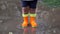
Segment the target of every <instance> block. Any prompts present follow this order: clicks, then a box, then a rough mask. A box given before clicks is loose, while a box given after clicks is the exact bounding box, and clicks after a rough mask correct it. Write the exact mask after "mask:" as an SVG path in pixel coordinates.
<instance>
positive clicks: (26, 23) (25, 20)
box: [22, 17, 28, 27]
mask: <svg viewBox="0 0 60 34" xmlns="http://www.w3.org/2000/svg"><path fill="white" fill-rule="evenodd" d="M23 20H24V22H23V23H22V27H27V25H28V17H23Z"/></svg>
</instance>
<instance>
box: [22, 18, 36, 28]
mask: <svg viewBox="0 0 60 34" xmlns="http://www.w3.org/2000/svg"><path fill="white" fill-rule="evenodd" d="M23 20H24V22H23V23H22V27H27V26H28V17H23ZM30 24H31V26H32V27H37V23H36V22H35V17H30Z"/></svg>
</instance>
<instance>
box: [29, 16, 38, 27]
mask: <svg viewBox="0 0 60 34" xmlns="http://www.w3.org/2000/svg"><path fill="white" fill-rule="evenodd" d="M30 23H31V26H32V27H37V23H36V22H35V17H30Z"/></svg>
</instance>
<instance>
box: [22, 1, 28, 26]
mask: <svg viewBox="0 0 60 34" xmlns="http://www.w3.org/2000/svg"><path fill="white" fill-rule="evenodd" d="M27 6H28V2H26V1H22V17H23V20H24V21H23V23H22V27H27V25H28V11H29V9H28V7H27Z"/></svg>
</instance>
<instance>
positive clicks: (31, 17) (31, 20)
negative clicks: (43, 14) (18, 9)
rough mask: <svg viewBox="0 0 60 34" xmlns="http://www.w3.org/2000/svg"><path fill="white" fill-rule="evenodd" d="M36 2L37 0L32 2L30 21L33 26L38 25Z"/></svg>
mask: <svg viewBox="0 0 60 34" xmlns="http://www.w3.org/2000/svg"><path fill="white" fill-rule="evenodd" d="M36 4H37V1H33V2H31V3H30V23H31V26H32V27H37V23H36V22H35V17H36V13H35V10H36Z"/></svg>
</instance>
